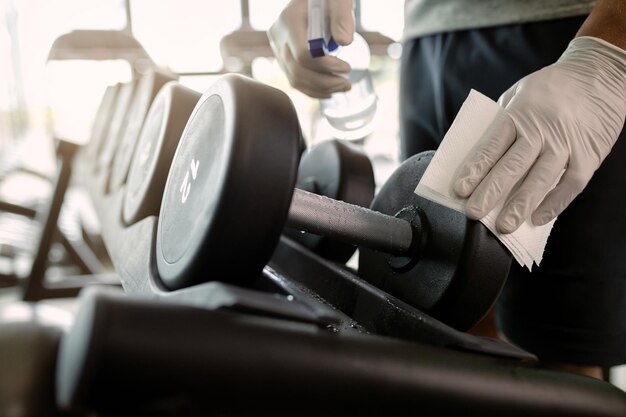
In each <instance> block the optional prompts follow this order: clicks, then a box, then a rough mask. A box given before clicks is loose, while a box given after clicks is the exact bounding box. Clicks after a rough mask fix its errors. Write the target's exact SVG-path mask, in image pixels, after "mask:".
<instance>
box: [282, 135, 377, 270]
mask: <svg viewBox="0 0 626 417" xmlns="http://www.w3.org/2000/svg"><path fill="white" fill-rule="evenodd" d="M296 188H300V189H303V190H306V191H310V192H312V193H315V194H320V195H324V196H326V197H330V198H333V199H336V200H341V201H345V202H346V203H351V204H355V205H357V206H361V207H369V205H370V204H371V202H372V199H373V198H374V192H375V191H376V182H375V180H374V170H373V168H372V163H371V161H370V159H369V157H368V156H367V154H366V153H365V152H364V151H363V149H362V148H360V147H357V146H355V145H352V144H350V143H347V142H345V141H341V140H336V139H334V140H327V141H323V142H321V143H319V144H317V145H316V146H314V147H312V148H311V149H309V150H308V151H307V152H305V153H304V155H302V158H301V159H300V166H299V168H298V178H297V180H296ZM284 234H285V235H286V236H288V237H289V238H291V239H293V240H296V241H298V242H299V243H301V244H302V245H304V246H306V247H307V248H309V249H310V250H312V251H313V252H315V253H316V254H318V255H320V256H322V257H324V258H326V259H329V260H331V261H335V262H339V263H346V262H347V261H348V260H349V259H350V258H351V257H352V255H353V254H354V252H355V251H356V246H354V245H352V244H349V243H344V242H339V241H337V240H335V239H332V238H330V237H328V236H322V235H316V234H312V233H306V232H302V231H299V230H295V229H286V230H285V231H284Z"/></svg>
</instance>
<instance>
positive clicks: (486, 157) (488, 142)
mask: <svg viewBox="0 0 626 417" xmlns="http://www.w3.org/2000/svg"><path fill="white" fill-rule="evenodd" d="M515 136H516V130H515V124H514V123H513V120H512V119H511V118H510V117H509V115H508V114H506V112H504V111H503V112H500V113H499V114H498V116H496V118H495V119H494V121H493V122H492V123H491V125H489V127H488V128H487V130H486V131H485V133H484V135H483V137H482V138H481V139H480V142H479V145H478V147H477V149H476V150H475V151H474V152H473V153H472V154H471V156H470V157H469V158H468V159H467V160H466V161H465V162H464V163H463V165H462V166H461V168H460V169H459V173H458V174H457V180H456V181H455V183H454V192H455V193H456V194H457V195H458V196H459V197H461V198H467V197H469V196H470V195H471V194H472V193H473V192H474V190H475V189H476V187H477V186H478V184H479V183H480V182H481V181H482V180H483V178H485V176H486V175H487V174H488V173H489V171H490V170H491V168H493V166H494V165H495V164H496V163H497V162H498V160H499V159H500V158H501V157H502V155H504V154H505V152H506V151H507V150H508V149H509V147H510V146H511V144H513V142H514V141H515Z"/></svg>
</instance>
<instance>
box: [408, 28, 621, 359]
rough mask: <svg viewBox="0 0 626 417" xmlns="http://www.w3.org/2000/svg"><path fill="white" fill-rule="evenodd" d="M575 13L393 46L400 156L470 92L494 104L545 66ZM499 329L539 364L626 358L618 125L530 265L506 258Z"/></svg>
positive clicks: (423, 144)
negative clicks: (397, 66) (537, 261)
mask: <svg viewBox="0 0 626 417" xmlns="http://www.w3.org/2000/svg"><path fill="white" fill-rule="evenodd" d="M583 21H584V16H583V17H575V18H567V19H558V20H554V21H547V22H537V23H527V24H516V25H507V26H500V27H493V28H483V29H475V30H464V31H456V32H449V33H442V34H436V35H431V36H426V37H423V38H419V39H415V40H411V41H408V42H406V43H405V45H404V49H403V58H402V67H401V81H400V84H401V85H400V91H401V93H400V112H401V123H400V126H401V127H400V133H401V144H402V146H401V152H402V158H407V157H409V156H411V155H413V154H415V153H417V152H421V151H424V150H428V149H436V148H437V146H438V144H439V143H440V142H441V140H442V139H443V136H444V134H445V133H446V131H447V129H448V127H449V126H450V124H451V123H452V121H453V120H454V117H455V116H456V113H457V112H458V110H459V108H460V107H461V104H462V103H463V101H464V100H465V98H466V97H467V95H468V93H469V91H470V89H471V88H473V89H476V90H478V91H480V92H482V93H483V94H485V95H487V96H489V97H491V98H492V99H494V100H497V99H498V97H499V96H500V94H502V93H503V92H504V91H505V90H507V89H508V88H509V87H510V86H511V85H512V84H514V83H515V82H516V81H517V80H519V79H520V78H522V77H524V76H525V75H527V74H529V73H531V72H533V71H536V70H538V69H540V68H542V67H544V66H546V65H549V64H551V63H553V62H555V61H556V60H557V59H558V58H559V56H560V55H561V53H562V52H563V51H564V50H565V48H566V47H567V44H568V43H569V41H570V40H571V39H572V38H573V37H574V35H575V33H576V31H577V30H578V28H579V27H580V25H581V23H582V22H583ZM497 320H498V326H499V327H500V330H501V331H503V333H504V334H505V335H506V336H507V337H508V338H509V339H510V340H511V341H513V342H514V343H516V344H518V345H520V346H521V347H523V348H525V349H527V350H529V351H531V352H533V353H535V354H537V355H538V356H539V357H540V358H541V359H544V360H555V361H562V362H569V363H576V364H581V365H600V366H613V365H617V364H623V363H626V130H623V131H622V133H621V135H620V138H619V139H618V141H617V143H616V144H615V146H614V147H613V150H612V151H611V153H610V154H609V156H608V157H607V158H606V160H605V161H604V163H603V164H602V166H601V167H600V169H599V170H598V171H597V172H596V173H595V175H594V176H593V178H592V179H591V182H590V183H589V185H588V186H587V188H586V189H585V190H584V191H583V193H582V194H581V195H579V196H578V197H577V198H576V199H575V200H574V202H573V203H572V204H571V205H570V206H569V207H568V208H567V209H566V210H565V212H564V213H563V214H561V215H560V216H559V218H558V220H557V221H556V223H555V226H554V229H553V231H552V234H551V235H550V239H549V241H548V244H547V246H546V251H545V253H544V258H543V261H542V263H541V266H540V267H534V268H533V271H532V273H530V272H528V270H527V269H525V268H522V267H520V266H519V265H517V263H516V262H513V266H512V268H511V272H510V275H509V280H508V282H507V285H506V287H505V289H504V291H503V293H502V295H501V296H500V299H499V302H498V308H497Z"/></svg>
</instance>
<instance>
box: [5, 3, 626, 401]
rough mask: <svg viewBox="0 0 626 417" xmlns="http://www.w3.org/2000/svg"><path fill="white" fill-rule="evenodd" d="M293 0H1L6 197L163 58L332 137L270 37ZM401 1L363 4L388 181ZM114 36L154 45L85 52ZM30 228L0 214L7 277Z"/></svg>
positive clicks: (378, 146)
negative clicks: (268, 95)
mask: <svg viewBox="0 0 626 417" xmlns="http://www.w3.org/2000/svg"><path fill="white" fill-rule="evenodd" d="M286 3H287V0H240V1H216V0H160V1H153V0H56V1H46V0H1V1H0V63H1V64H0V200H7V201H12V202H14V203H16V204H23V205H28V204H30V203H32V202H34V201H38V200H41V199H45V198H46V196H48V195H49V194H50V183H49V181H47V180H46V179H47V178H49V177H50V176H52V175H53V174H54V171H55V159H56V158H55V149H54V142H53V140H52V138H53V137H55V136H56V137H62V138H64V139H68V140H71V141H74V142H77V143H81V144H82V143H85V142H86V141H87V138H88V137H89V132H90V128H91V124H92V121H93V116H94V114H95V112H96V109H97V106H98V104H99V103H100V100H101V98H102V94H103V92H104V89H105V87H106V86H107V85H110V84H114V83H116V82H126V81H129V80H130V79H131V78H132V77H133V74H136V73H137V72H141V71H142V66H143V67H144V68H143V69H145V68H147V67H150V66H155V65H156V66H158V67H159V68H162V69H168V70H170V71H172V72H174V73H176V74H179V76H180V81H181V83H182V84H184V85H186V86H188V87H190V88H193V89H195V90H197V91H199V92H202V91H204V90H205V89H206V88H207V87H208V86H209V85H210V84H211V82H212V81H213V80H214V79H215V78H216V77H217V76H219V75H220V74H223V73H226V72H240V73H244V74H247V75H251V76H253V77H254V78H256V79H258V80H260V81H263V82H265V83H267V84H270V85H272V86H275V87H278V88H280V89H282V90H283V91H286V92H287V93H288V94H289V96H290V97H291V99H292V100H293V102H294V104H295V106H296V109H297V111H298V113H299V117H300V122H301V125H302V130H303V134H304V136H305V139H306V141H307V142H308V144H309V145H313V144H315V143H317V142H319V141H323V140H326V139H330V138H331V132H330V129H329V126H328V125H327V124H326V122H325V121H324V120H323V119H321V118H320V116H319V108H318V102H317V101H316V100H313V99H310V98H308V97H306V96H304V95H303V94H301V93H299V92H297V91H295V90H293V89H292V88H291V87H290V86H289V84H288V82H287V80H286V78H285V76H284V75H283V74H282V72H281V71H280V69H279V67H278V65H277V64H276V62H275V60H274V59H272V57H271V50H270V49H269V45H268V44H267V43H266V42H267V39H266V38H265V31H266V30H267V29H268V28H269V26H270V25H271V23H272V22H273V21H274V20H275V19H276V17H277V16H278V14H279V13H280V11H281V10H282V9H283V7H284V6H285V4H286ZM403 3H404V1H403V0H386V1H379V0H361V1H360V2H357V27H358V29H359V31H361V32H366V33H367V34H368V35H369V36H366V39H367V40H368V41H369V42H370V44H371V48H372V55H373V56H372V64H371V67H370V70H371V72H372V76H373V80H374V85H375V90H376V94H377V95H378V99H379V105H378V114H377V124H376V129H375V131H374V133H373V134H372V135H370V136H369V137H367V138H366V139H365V140H363V141H362V142H361V144H362V146H363V147H364V148H365V150H366V152H367V153H368V155H369V156H370V158H371V159H372V162H373V165H374V168H375V175H376V182H377V184H378V185H380V184H382V183H384V181H385V180H386V178H387V177H388V175H390V174H391V172H392V171H393V169H394V168H395V167H396V166H397V164H398V120H397V119H398V116H397V107H398V94H397V91H398V83H397V81H398V67H399V58H400V55H401V45H400V43H399V41H400V38H401V34H402V19H403V16H402V15H403ZM75 30H89V31H92V32H89V33H90V34H91V35H94V34H96V35H97V34H98V32H93V31H102V32H100V33H102V38H101V39H97V38H91V39H87V38H81V37H80V36H78V35H79V33H75V35H76V36H74V37H73V38H72V39H67V38H66V39H64V38H63V36H62V35H64V34H68V33H71V32H72V31H75ZM112 32H115V33H124V34H125V35H128V37H129V38H130V39H131V40H132V41H137V42H138V45H139V46H138V47H139V48H140V49H141V48H144V49H145V53H146V54H145V59H144V60H143V61H142V59H133V60H129V59H121V58H124V57H123V54H124V52H128V51H122V53H121V54H120V55H119V56H117V57H116V56H115V53H111V51H108V50H106V49H105V48H102V50H99V49H98V48H91V52H90V53H92V55H89V56H86V55H85V56H80V53H76V51H78V50H79V49H80V48H79V47H80V42H83V41H84V42H87V43H89V42H93V44H97V43H98V41H104V40H106V37H107V36H108V35H107V34H110V33H112ZM55 40H57V42H55ZM64 41H66V42H67V43H66V44H63V43H62V42H64ZM102 44H103V45H105V44H107V42H106V41H105V42H102ZM129 45H130V44H129ZM122 46H124V45H122ZM126 46H128V45H126ZM122 49H123V48H122ZM118 52H119V51H118ZM133 53H136V51H135V52H133ZM118 58H119V59H118ZM135 58H137V56H135ZM18 168H19V169H18ZM28 233H29V231H28V228H26V227H25V226H24V224H23V222H20V221H15V217H14V216H13V215H11V214H7V213H3V214H2V215H0V274H2V273H5V272H6V271H14V272H15V271H16V272H17V275H18V276H19V275H20V268H22V269H23V270H24V271H23V274H27V273H28V271H27V270H28V268H29V265H30V262H31V260H30V259H29V258H28V253H29V252H28V251H27V250H24V251H23V252H24V253H25V255H23V256H22V255H20V253H19V250H18V251H17V253H16V249H15V247H16V244H15V243H16V236H19V239H18V240H22V241H24V242H27V241H28V237H27V236H28ZM34 239H35V238H34V237H33V240H34ZM25 245H26V246H27V245H28V243H25ZM18 249H19V245H18ZM59 256H60V255H59ZM13 298H14V295H13V293H12V290H11V289H10V288H8V289H4V290H2V291H1V292H0V302H2V301H3V300H11V299H13ZM51 302H52V301H51ZM57 303H59V302H57ZM60 304H61V305H63V304H62V302H60ZM67 305H68V308H71V304H67ZM613 374H614V375H613V380H614V382H615V383H617V384H618V385H619V386H621V387H622V388H623V389H626V367H621V368H620V369H614V370H613Z"/></svg>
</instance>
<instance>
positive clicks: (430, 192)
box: [415, 90, 554, 269]
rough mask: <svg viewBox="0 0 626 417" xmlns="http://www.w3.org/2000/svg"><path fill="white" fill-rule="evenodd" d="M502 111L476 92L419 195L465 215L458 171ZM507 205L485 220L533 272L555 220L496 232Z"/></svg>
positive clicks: (452, 128) (439, 151) (441, 148)
mask: <svg viewBox="0 0 626 417" xmlns="http://www.w3.org/2000/svg"><path fill="white" fill-rule="evenodd" d="M501 111H503V110H502V108H501V107H500V106H499V105H498V104H497V103H496V102H494V101H493V100H491V99H490V98H488V97H486V96H484V95H482V94H481V93H479V92H478V91H475V90H472V91H471V92H470V94H469V96H467V98H466V99H465V102H464V103H463V106H462V107H461V110H460V111H459V113H458V114H457V116H456V119H454V122H453V123H452V126H450V130H448V133H446V136H445V137H444V138H443V141H442V142H441V145H439V149H437V152H436V153H435V155H434V156H433V159H432V161H431V162H430V165H429V166H428V168H427V169H426V172H425V173H424V175H423V176H422V179H421V180H420V183H419V184H418V185H417V188H416V189H415V193H417V194H418V195H420V196H422V197H425V198H427V199H429V200H432V201H434V202H436V203H439V204H441V205H443V206H446V207H449V208H452V209H454V210H457V211H460V212H462V213H465V202H466V200H465V199H462V198H459V197H457V196H456V194H455V193H454V190H453V189H452V187H453V183H454V179H455V177H456V173H457V170H458V169H459V168H460V166H461V164H462V163H463V161H464V160H465V158H466V157H467V156H468V154H469V153H470V152H471V151H472V149H474V148H475V147H476V145H477V144H478V142H479V140H480V138H481V137H482V135H483V133H484V132H485V130H486V129H487V127H488V126H489V125H490V124H491V122H492V121H493V120H494V119H495V117H496V116H497V115H498V113H499V112H501ZM503 204H504V202H502V203H500V204H499V205H498V206H497V207H495V208H494V209H493V210H492V211H491V212H490V213H489V214H488V215H487V216H486V217H485V218H483V219H481V220H480V221H481V223H483V224H484V225H485V226H486V227H487V228H488V229H489V230H491V232H492V233H493V234H494V235H496V236H497V237H498V239H500V241H501V242H502V243H503V244H504V245H505V246H506V247H507V248H508V249H509V250H510V251H511V253H512V254H513V256H514V257H515V259H516V260H517V262H518V263H519V264H520V265H522V266H526V267H527V268H528V269H531V268H532V266H533V262H534V263H535V264H537V265H539V263H540V262H541V259H542V257H543V250H544V248H545V246H546V243H547V242H548V236H549V235H550V231H551V230H552V225H553V224H554V221H552V222H550V223H548V224H546V225H544V226H533V225H532V224H531V223H530V222H529V221H526V222H524V223H523V224H522V225H521V226H520V228H519V229H517V230H516V231H515V232H513V233H511V234H506V235H503V234H500V233H498V232H497V231H496V227H495V224H496V219H497V218H498V214H499V213H500V211H501V210H502V206H503Z"/></svg>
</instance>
